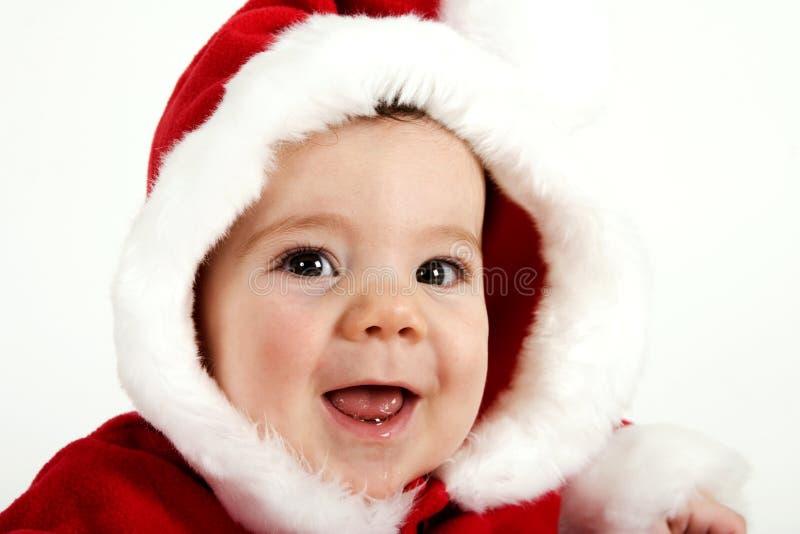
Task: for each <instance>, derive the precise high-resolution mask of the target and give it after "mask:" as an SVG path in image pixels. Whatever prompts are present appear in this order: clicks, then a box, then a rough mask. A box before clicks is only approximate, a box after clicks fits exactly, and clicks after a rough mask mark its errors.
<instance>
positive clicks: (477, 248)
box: [237, 213, 481, 257]
mask: <svg viewBox="0 0 800 534" xmlns="http://www.w3.org/2000/svg"><path fill="white" fill-rule="evenodd" d="M309 228H334V229H337V230H341V229H349V228H350V221H349V220H348V219H347V217H344V216H342V215H339V214H337V213H315V214H312V215H290V216H288V217H286V218H283V219H280V220H278V221H276V222H274V223H271V224H269V225H267V226H265V227H264V228H261V229H260V230H257V231H256V232H255V233H253V235H251V236H250V237H249V238H247V240H246V241H245V242H244V243H242V245H241V246H239V247H238V249H237V256H239V257H243V256H245V255H247V254H248V253H249V252H250V251H251V250H252V248H253V247H254V246H255V245H256V244H257V243H259V242H261V241H262V240H264V239H266V238H267V237H269V236H271V235H274V234H278V233H287V232H293V231H298V230H307V229H309ZM420 237H421V238H422V239H426V240H427V239H432V238H444V239H447V240H450V241H453V242H454V244H458V243H466V244H468V245H469V246H471V247H472V249H473V250H474V252H475V254H477V256H478V257H480V255H481V244H480V241H479V240H478V238H477V237H476V236H475V234H474V233H472V232H470V231H468V230H466V229H465V228H462V227H461V226H458V225H454V224H440V225H435V226H429V227H427V228H424V229H423V230H421V232H420ZM452 248H453V247H452V246H451V249H452ZM454 253H458V251H454Z"/></svg>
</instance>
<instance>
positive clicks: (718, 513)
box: [652, 493, 747, 534]
mask: <svg viewBox="0 0 800 534" xmlns="http://www.w3.org/2000/svg"><path fill="white" fill-rule="evenodd" d="M746 531H747V527H746V526H745V520H744V517H742V516H741V515H739V514H737V513H736V512H734V511H733V510H731V509H730V508H728V507H727V506H723V505H721V504H719V503H718V502H717V501H715V500H713V499H711V498H709V497H707V496H705V495H703V494H702V493H700V494H697V495H696V496H695V497H693V498H692V499H691V500H690V501H689V504H688V505H687V507H686V510H684V511H683V512H682V513H680V514H678V515H677V516H675V517H673V518H672V519H668V520H666V521H664V522H663V523H660V524H659V525H658V526H657V527H656V528H655V529H654V530H653V532H652V534H745V532H746Z"/></svg>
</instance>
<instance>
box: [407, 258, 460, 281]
mask: <svg viewBox="0 0 800 534" xmlns="http://www.w3.org/2000/svg"><path fill="white" fill-rule="evenodd" d="M463 274H464V269H463V268H462V267H461V266H460V265H454V264H452V263H450V262H448V261H444V260H428V261H426V262H425V263H423V264H422V265H420V266H419V267H418V268H417V282H421V283H423V284H431V285H437V286H449V285H451V284H454V283H455V282H456V281H458V279H459V278H460V277H462V276H463Z"/></svg>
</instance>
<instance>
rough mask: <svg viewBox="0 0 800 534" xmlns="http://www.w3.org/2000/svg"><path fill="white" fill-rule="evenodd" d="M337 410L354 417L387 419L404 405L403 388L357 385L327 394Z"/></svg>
mask: <svg viewBox="0 0 800 534" xmlns="http://www.w3.org/2000/svg"><path fill="white" fill-rule="evenodd" d="M326 395H327V397H328V400H329V401H330V402H331V404H333V405H334V407H336V409H337V410H339V411H340V412H342V413H343V414H345V415H349V416H350V417H352V418H354V419H386V418H387V417H389V416H392V415H394V414H396V413H397V412H399V411H400V408H402V407H403V389H402V388H398V387H390V386H355V387H351V388H345V389H337V390H335V391H331V392H329V393H327V394H326Z"/></svg>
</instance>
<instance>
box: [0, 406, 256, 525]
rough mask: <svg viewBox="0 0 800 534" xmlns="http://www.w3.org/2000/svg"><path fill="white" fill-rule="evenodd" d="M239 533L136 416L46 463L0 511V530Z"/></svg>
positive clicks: (166, 444)
mask: <svg viewBox="0 0 800 534" xmlns="http://www.w3.org/2000/svg"><path fill="white" fill-rule="evenodd" d="M9 531H10V532H37V531H38V532H42V531H45V532H64V533H71V532H120V533H124V532H166V533H170V532H176V533H177V532H187V533H188V532H209V531H212V532H243V530H242V529H241V527H239V526H238V525H237V524H236V523H234V522H233V520H232V519H230V517H229V516H228V514H227V513H226V512H225V510H224V509H223V508H222V506H221V505H220V504H219V502H218V501H217V499H216V498H215V497H214V494H213V492H212V491H211V490H210V488H209V487H208V486H207V485H206V484H205V482H204V481H203V480H202V479H201V478H200V477H198V476H197V475H196V474H195V473H194V472H193V471H192V470H191V469H190V468H189V466H188V465H187V464H186V463H185V462H184V461H183V459H182V458H181V457H180V455H179V454H178V453H177V452H176V451H175V449H174V448H173V447H172V445H171V444H170V443H169V441H167V440H166V438H164V437H163V436H162V435H161V434H160V433H158V432H157V431H156V430H155V429H153V428H152V427H150V425H148V424H147V423H146V422H145V421H144V420H143V419H142V418H141V417H139V415H138V414H126V415H122V416H119V417H117V418H115V419H112V420H111V421H109V422H108V423H106V424H105V425H103V426H102V427H100V428H99V429H98V430H97V431H95V432H94V433H93V434H91V435H90V436H88V437H86V438H83V439H80V440H78V441H75V442H73V443H71V444H69V445H68V446H66V447H65V448H64V449H62V450H61V451H60V452H58V453H57V454H56V455H55V456H54V457H53V459H52V460H50V461H49V462H48V463H47V464H46V465H45V466H44V467H43V468H42V470H41V471H40V472H39V474H38V475H37V476H36V478H35V479H34V481H33V483H32V484H31V486H30V488H29V489H28V491H26V492H25V493H24V494H23V495H22V496H20V497H19V498H18V499H17V500H16V501H14V502H13V503H12V504H11V506H10V507H9V508H8V509H7V510H5V511H4V512H2V513H0V532H9Z"/></svg>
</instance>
